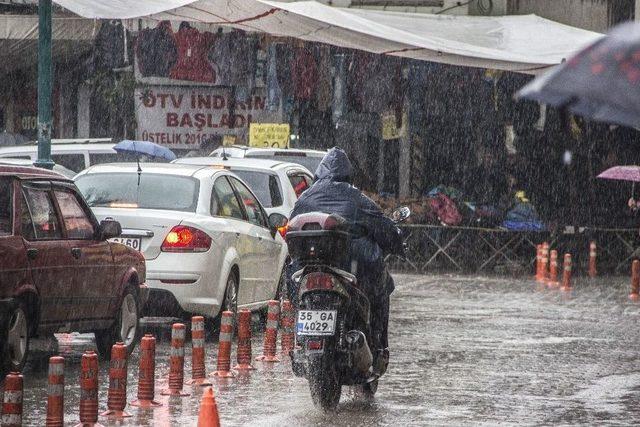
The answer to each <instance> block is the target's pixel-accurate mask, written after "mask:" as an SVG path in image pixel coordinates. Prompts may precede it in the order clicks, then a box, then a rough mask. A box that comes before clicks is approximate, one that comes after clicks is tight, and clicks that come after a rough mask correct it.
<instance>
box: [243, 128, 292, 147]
mask: <svg viewBox="0 0 640 427" xmlns="http://www.w3.org/2000/svg"><path fill="white" fill-rule="evenodd" d="M289 134H290V130H289V125H288V124H276V123H251V124H250V125H249V146H250V147H262V148H267V147H270V148H289Z"/></svg>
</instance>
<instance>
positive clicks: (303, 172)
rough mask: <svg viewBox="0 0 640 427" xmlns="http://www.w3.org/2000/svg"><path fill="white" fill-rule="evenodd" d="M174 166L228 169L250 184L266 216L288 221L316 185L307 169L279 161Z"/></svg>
mask: <svg viewBox="0 0 640 427" xmlns="http://www.w3.org/2000/svg"><path fill="white" fill-rule="evenodd" d="M172 163H179V164H190V165H203V166H205V165H206V166H213V167H220V168H224V169H227V170H229V171H231V172H233V173H234V174H236V175H238V176H239V177H240V178H241V179H242V181H243V182H246V183H247V185H248V186H249V188H250V189H251V190H253V192H254V193H255V194H256V196H257V197H258V200H260V202H261V203H262V206H264V208H265V210H266V211H267V213H269V214H272V213H274V212H277V213H279V214H282V215H284V216H286V217H287V218H288V217H289V215H290V214H291V211H292V210H293V206H294V205H295V203H296V201H297V200H298V197H300V195H301V194H302V193H303V192H304V191H305V190H306V189H307V188H309V187H310V186H311V185H312V184H313V174H312V173H311V172H309V170H308V169H307V168H305V167H304V166H301V165H299V164H296V163H289V162H282V161H276V160H267V159H249V158H226V159H225V158H221V157H185V158H182V159H177V160H174V161H173V162H172Z"/></svg>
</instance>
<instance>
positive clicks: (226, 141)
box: [222, 135, 236, 147]
mask: <svg viewBox="0 0 640 427" xmlns="http://www.w3.org/2000/svg"><path fill="white" fill-rule="evenodd" d="M235 143H236V135H223V136H222V145H223V146H225V147H230V146H232V145H234V144H235Z"/></svg>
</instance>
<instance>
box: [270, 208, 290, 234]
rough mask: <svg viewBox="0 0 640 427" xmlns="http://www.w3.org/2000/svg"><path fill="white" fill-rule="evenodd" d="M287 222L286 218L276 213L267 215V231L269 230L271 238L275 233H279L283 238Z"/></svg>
mask: <svg viewBox="0 0 640 427" xmlns="http://www.w3.org/2000/svg"><path fill="white" fill-rule="evenodd" d="M288 222H289V220H288V219H287V217H286V216H284V215H282V214H279V213H277V212H274V213H272V214H271V215H269V229H270V230H271V235H272V236H273V237H275V236H276V233H277V232H280V234H281V235H282V237H284V229H285V227H286V226H287V223H288Z"/></svg>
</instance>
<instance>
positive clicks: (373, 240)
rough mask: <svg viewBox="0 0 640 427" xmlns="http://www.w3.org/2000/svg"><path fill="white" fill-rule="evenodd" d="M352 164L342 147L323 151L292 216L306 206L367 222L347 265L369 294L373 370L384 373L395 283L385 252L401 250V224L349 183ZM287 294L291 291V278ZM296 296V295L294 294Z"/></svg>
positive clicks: (306, 209) (293, 266)
mask: <svg viewBox="0 0 640 427" xmlns="http://www.w3.org/2000/svg"><path fill="white" fill-rule="evenodd" d="M352 173H353V168H352V166H351V162H350V161H349V158H348V157H347V155H346V153H345V152H344V151H343V150H341V149H340V148H337V147H334V148H332V149H331V150H329V152H328V153H327V154H326V155H325V156H324V158H323V159H322V162H321V163H320V165H319V166H318V168H317V170H316V173H315V182H314V184H313V185H312V186H311V187H310V188H308V189H307V190H306V191H305V192H304V193H302V195H301V196H300V198H299V199H298V201H297V202H296V204H295V206H294V208H293V211H292V213H291V216H290V218H291V219H293V218H295V217H296V216H297V215H300V214H304V213H309V212H323V213H326V214H336V215H340V216H341V217H343V218H344V219H346V220H347V221H348V222H349V223H350V224H358V225H362V226H364V227H365V228H366V230H367V232H368V235H367V236H366V237H359V238H353V239H352V241H351V260H346V263H345V264H346V265H348V266H351V268H350V270H351V272H352V273H353V274H355V276H356V277H357V279H358V282H359V283H360V285H361V286H362V289H363V290H364V291H365V292H366V294H367V297H368V298H369V303H370V308H371V330H372V335H373V337H372V341H373V342H372V343H371V344H372V345H371V350H372V352H373V354H374V355H375V356H376V357H375V362H374V367H375V370H376V371H377V372H378V373H379V374H382V373H384V371H385V370H386V365H387V363H388V360H389V350H388V347H389V344H388V340H387V329H388V322H389V295H390V294H391V292H392V291H393V289H394V284H393V279H392V278H391V275H390V274H389V273H388V272H387V269H386V266H385V263H384V257H385V253H395V254H402V253H403V251H404V247H403V243H402V238H401V233H400V229H399V228H398V227H397V226H396V225H395V223H394V222H393V221H392V220H390V219H389V218H387V217H385V216H384V215H383V213H382V210H381V209H380V208H379V207H378V205H376V204H375V202H373V201H372V200H371V199H369V198H368V197H367V196H365V195H364V194H362V192H360V190H358V189H357V188H356V187H354V186H353V185H351V175H352ZM296 270H297V264H296V260H292V262H291V264H290V266H289V268H288V273H289V274H288V276H289V278H290V277H291V274H293V273H294V272H295V271H296ZM288 284H289V295H290V296H292V295H295V294H296V292H297V290H296V289H293V283H292V281H291V280H289V281H288ZM293 299H294V298H293Z"/></svg>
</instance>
